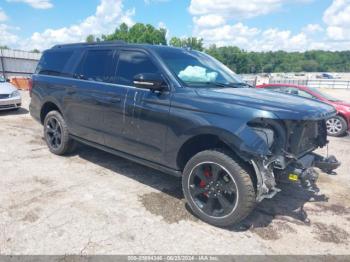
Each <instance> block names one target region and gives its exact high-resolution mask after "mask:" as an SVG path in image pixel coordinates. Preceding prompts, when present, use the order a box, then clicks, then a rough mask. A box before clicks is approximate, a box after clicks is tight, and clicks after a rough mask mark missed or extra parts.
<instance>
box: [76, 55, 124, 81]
mask: <svg viewBox="0 0 350 262" xmlns="http://www.w3.org/2000/svg"><path fill="white" fill-rule="evenodd" d="M116 67H117V62H116V59H115V56H114V50H90V51H87V53H86V54H85V56H84V58H83V60H82V62H81V63H80V65H79V66H78V68H77V71H76V75H77V76H78V78H80V79H85V80H90V81H97V82H106V83H114V82H115V73H116Z"/></svg>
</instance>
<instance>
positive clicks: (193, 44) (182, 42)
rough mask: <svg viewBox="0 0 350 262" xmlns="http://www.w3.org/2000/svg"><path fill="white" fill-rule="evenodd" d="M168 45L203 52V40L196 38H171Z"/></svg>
mask: <svg viewBox="0 0 350 262" xmlns="http://www.w3.org/2000/svg"><path fill="white" fill-rule="evenodd" d="M169 45H171V46H175V47H183V48H190V49H193V50H198V51H203V50H204V48H203V39H202V38H196V37H187V38H178V37H173V38H171V39H170V42H169Z"/></svg>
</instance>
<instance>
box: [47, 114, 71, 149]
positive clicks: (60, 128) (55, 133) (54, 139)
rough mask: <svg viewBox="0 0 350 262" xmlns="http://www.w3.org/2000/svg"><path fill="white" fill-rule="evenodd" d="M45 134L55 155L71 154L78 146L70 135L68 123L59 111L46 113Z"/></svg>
mask: <svg viewBox="0 0 350 262" xmlns="http://www.w3.org/2000/svg"><path fill="white" fill-rule="evenodd" d="M44 136H45V141H46V144H47V146H48V147H49V149H50V151H51V152H52V153H54V154H55V155H65V154H69V153H72V152H73V151H74V149H75V148H76V142H75V141H74V140H73V139H71V138H70V137H69V132H68V127H67V124H66V122H65V121H64V119H63V117H62V115H61V114H60V113H59V112H58V111H51V112H49V113H48V114H47V115H46V117H45V120H44Z"/></svg>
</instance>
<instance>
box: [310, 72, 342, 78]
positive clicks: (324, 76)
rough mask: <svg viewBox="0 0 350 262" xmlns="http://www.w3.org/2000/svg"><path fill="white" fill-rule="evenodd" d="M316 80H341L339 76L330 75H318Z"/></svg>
mask: <svg viewBox="0 0 350 262" xmlns="http://www.w3.org/2000/svg"><path fill="white" fill-rule="evenodd" d="M316 78H318V79H341V77H340V75H339V74H330V73H322V74H320V75H317V76H316Z"/></svg>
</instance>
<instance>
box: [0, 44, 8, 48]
mask: <svg viewBox="0 0 350 262" xmlns="http://www.w3.org/2000/svg"><path fill="white" fill-rule="evenodd" d="M0 49H10V48H9V47H8V46H7V45H0Z"/></svg>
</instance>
